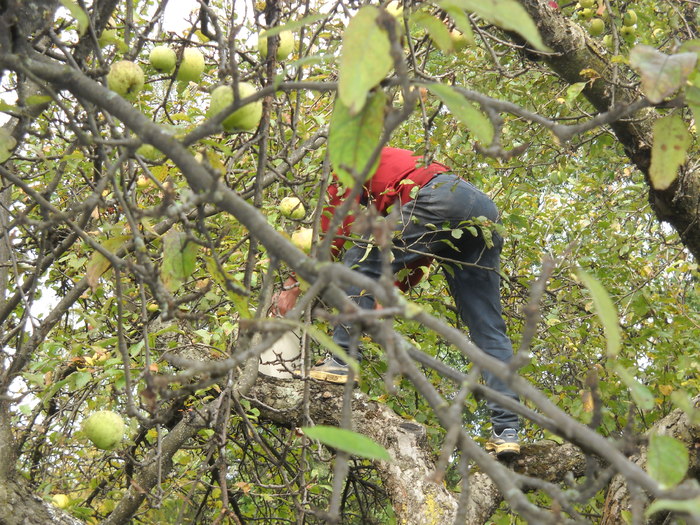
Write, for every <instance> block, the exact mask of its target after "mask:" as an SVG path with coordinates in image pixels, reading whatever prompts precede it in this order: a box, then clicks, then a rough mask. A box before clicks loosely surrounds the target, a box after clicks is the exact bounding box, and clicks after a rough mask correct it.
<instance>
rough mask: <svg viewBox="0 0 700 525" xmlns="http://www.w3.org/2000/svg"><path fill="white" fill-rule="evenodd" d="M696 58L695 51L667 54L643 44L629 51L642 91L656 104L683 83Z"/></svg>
mask: <svg viewBox="0 0 700 525" xmlns="http://www.w3.org/2000/svg"><path fill="white" fill-rule="evenodd" d="M697 59H698V57H697V55H696V54H695V53H679V54H676V55H667V54H665V53H662V52H661V51H657V50H656V49H655V48H653V47H651V46H645V45H638V46H635V47H634V49H632V51H630V66H631V67H632V68H633V69H635V70H637V71H638V72H639V76H640V77H641V80H642V91H643V92H644V94H645V95H646V97H647V98H648V99H649V102H651V103H652V104H658V103H659V102H661V101H662V100H663V99H664V98H666V97H667V96H669V95H672V94H673V93H675V92H676V91H678V90H679V89H680V88H681V87H682V86H683V85H685V81H686V80H687V79H688V75H690V73H692V71H693V68H694V67H695V62H697Z"/></svg>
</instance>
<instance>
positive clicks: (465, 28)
mask: <svg viewBox="0 0 700 525" xmlns="http://www.w3.org/2000/svg"><path fill="white" fill-rule="evenodd" d="M444 8H445V11H447V13H448V14H449V15H450V17H451V18H452V20H453V21H454V23H455V27H456V28H457V29H458V30H460V31H461V32H462V34H463V35H464V38H465V40H466V42H467V44H468V45H471V46H473V45H475V44H476V41H475V40H474V32H473V31H472V24H471V22H470V21H469V17H468V16H467V15H466V14H465V13H464V10H463V9H460V8H459V7H454V6H452V5H445V6H444Z"/></svg>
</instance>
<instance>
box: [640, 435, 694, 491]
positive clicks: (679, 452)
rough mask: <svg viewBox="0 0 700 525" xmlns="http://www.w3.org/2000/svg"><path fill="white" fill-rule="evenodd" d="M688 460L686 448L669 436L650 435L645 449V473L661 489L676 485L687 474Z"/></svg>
mask: <svg viewBox="0 0 700 525" xmlns="http://www.w3.org/2000/svg"><path fill="white" fill-rule="evenodd" d="M689 464H690V458H689V455H688V449H687V448H686V446H685V445H684V444H683V443H681V442H680V441H678V440H677V439H676V438H674V437H671V436H664V435H661V434H652V435H651V437H650V438H649V448H648V449H647V471H648V472H649V475H650V476H651V477H652V478H654V479H655V480H656V481H658V482H659V485H661V488H662V489H669V488H671V487H673V486H675V485H678V483H680V482H681V481H683V478H685V475H686V473H687V472H688V465H689Z"/></svg>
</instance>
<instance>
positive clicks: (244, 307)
mask: <svg viewBox="0 0 700 525" xmlns="http://www.w3.org/2000/svg"><path fill="white" fill-rule="evenodd" d="M205 263H206V266H207V272H208V273H209V275H211V276H212V277H213V278H214V280H215V281H216V282H217V283H219V286H221V288H222V289H223V290H225V291H226V295H227V296H228V298H229V300H230V301H231V302H232V303H233V307H234V308H235V309H236V311H237V312H238V314H239V315H240V316H241V317H242V318H243V319H252V318H253V314H252V313H251V311H250V306H249V305H248V298H247V297H246V296H245V295H239V294H237V293H236V292H234V291H233V290H232V289H231V286H229V285H233V286H234V287H236V288H239V289H241V290H244V289H245V288H244V287H243V285H242V284H241V283H240V282H239V281H238V279H236V278H234V277H232V276H231V275H223V274H222V273H221V270H219V267H218V266H217V265H216V261H215V260H214V258H213V257H207V258H206V259H205Z"/></svg>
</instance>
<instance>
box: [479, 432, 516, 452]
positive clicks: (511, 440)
mask: <svg viewBox="0 0 700 525" xmlns="http://www.w3.org/2000/svg"><path fill="white" fill-rule="evenodd" d="M486 450H489V451H493V452H495V453H496V457H497V458H498V459H512V458H513V457H515V456H517V455H519V454H520V442H519V441H518V431H517V430H515V429H513V428H505V429H503V430H502V431H501V433H500V434H496V432H495V431H493V430H492V431H491V439H489V440H488V441H487V442H486Z"/></svg>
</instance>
